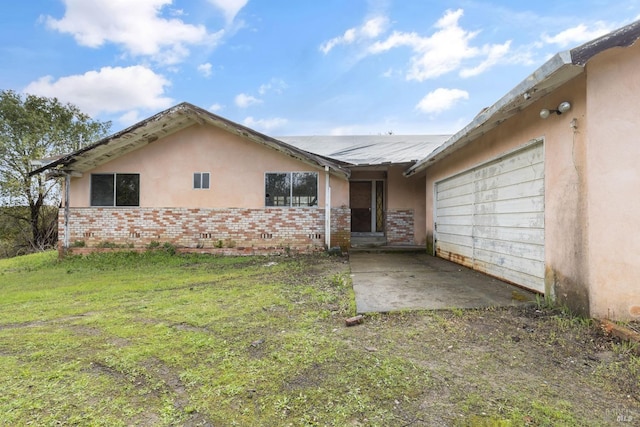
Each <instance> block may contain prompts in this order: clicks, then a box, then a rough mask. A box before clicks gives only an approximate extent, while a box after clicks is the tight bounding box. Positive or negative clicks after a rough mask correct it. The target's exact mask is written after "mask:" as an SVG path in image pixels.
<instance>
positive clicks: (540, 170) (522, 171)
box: [435, 143, 544, 292]
mask: <svg viewBox="0 0 640 427" xmlns="http://www.w3.org/2000/svg"><path fill="white" fill-rule="evenodd" d="M435 196H436V197H435V200H436V203H435V205H436V206H435V222H436V223H435V238H436V242H435V248H436V254H437V255H438V256H440V257H443V258H447V259H450V260H452V261H455V262H458V263H460V264H463V265H466V266H467V267H471V268H473V269H475V270H479V271H482V272H484V273H487V274H490V275H492V276H495V277H498V278H501V279H503V280H506V281H508V282H512V283H515V284H518V285H521V286H524V287H526V288H529V289H532V290H535V291H538V292H544V153H543V146H542V143H537V144H534V145H531V146H528V147H526V148H524V149H522V150H520V151H517V152H514V153H512V154H509V155H507V156H505V157H503V158H500V159H498V160H496V161H493V162H490V163H487V164H484V165H482V166H479V167H477V168H474V169H472V170H470V171H467V172H464V173H462V174H459V175H456V176H454V177H451V178H448V179H446V180H444V181H440V182H438V183H436V188H435Z"/></svg>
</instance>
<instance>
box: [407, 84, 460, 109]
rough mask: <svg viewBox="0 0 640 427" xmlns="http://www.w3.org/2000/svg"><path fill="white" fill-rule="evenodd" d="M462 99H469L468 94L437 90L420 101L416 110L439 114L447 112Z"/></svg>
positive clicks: (453, 90) (458, 90)
mask: <svg viewBox="0 0 640 427" xmlns="http://www.w3.org/2000/svg"><path fill="white" fill-rule="evenodd" d="M462 99H469V93H468V92H467V91H464V90H461V89H445V88H438V89H436V90H434V91H432V92H429V93H428V94H427V95H426V96H425V97H424V98H422V99H421V100H420V102H419V103H418V105H416V109H418V110H420V111H422V112H423V113H434V114H437V113H441V112H442V111H445V110H449V109H451V108H453V106H454V105H455V104H456V103H457V102H458V101H460V100H462Z"/></svg>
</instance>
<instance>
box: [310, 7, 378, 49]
mask: <svg viewBox="0 0 640 427" xmlns="http://www.w3.org/2000/svg"><path fill="white" fill-rule="evenodd" d="M388 22H389V20H388V19H387V18H386V17H385V16H376V17H373V18H371V19H369V20H367V21H366V22H365V23H364V24H362V25H361V26H359V27H355V28H350V29H348V30H347V31H345V32H344V34H343V35H341V36H338V37H334V38H332V39H330V40H328V41H326V42H324V43H322V44H321V45H320V51H322V53H324V54H325V55H326V54H327V53H329V52H330V51H331V49H333V48H334V47H336V46H338V45H341V44H352V43H355V42H358V41H361V40H367V39H374V38H376V37H378V36H379V35H380V34H382V33H383V32H384V31H385V30H386V28H387V24H388Z"/></svg>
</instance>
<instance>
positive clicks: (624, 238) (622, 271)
mask: <svg viewBox="0 0 640 427" xmlns="http://www.w3.org/2000/svg"><path fill="white" fill-rule="evenodd" d="M638 70H640V43H638V42H636V45H634V46H631V47H628V48H614V49H611V50H609V51H607V52H604V53H602V54H600V55H599V56H597V57H596V58H594V59H593V60H592V61H591V62H589V63H588V64H587V100H588V102H587V116H588V118H589V120H588V122H587V124H586V133H587V154H586V161H587V169H588V174H587V187H588V196H587V209H588V218H589V232H588V236H587V237H588V242H589V249H590V250H589V256H588V263H589V284H590V291H591V296H592V297H591V312H592V313H593V315H595V316H597V317H611V318H615V319H628V318H635V319H637V318H640V108H639V104H638V97H639V96H640V78H639V77H638Z"/></svg>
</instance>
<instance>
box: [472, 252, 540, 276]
mask: <svg viewBox="0 0 640 427" xmlns="http://www.w3.org/2000/svg"><path fill="white" fill-rule="evenodd" d="M473 258H474V261H475V262H477V263H479V264H480V263H481V264H484V265H494V266H496V267H500V268H504V269H507V270H513V271H518V272H522V273H524V274H526V275H528V276H534V277H539V272H540V271H541V270H542V271H544V264H543V263H542V262H540V261H536V260H531V259H522V258H519V257H516V256H513V255H509V254H499V253H496V252H491V251H484V250H482V249H478V248H475V249H474V252H473Z"/></svg>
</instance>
